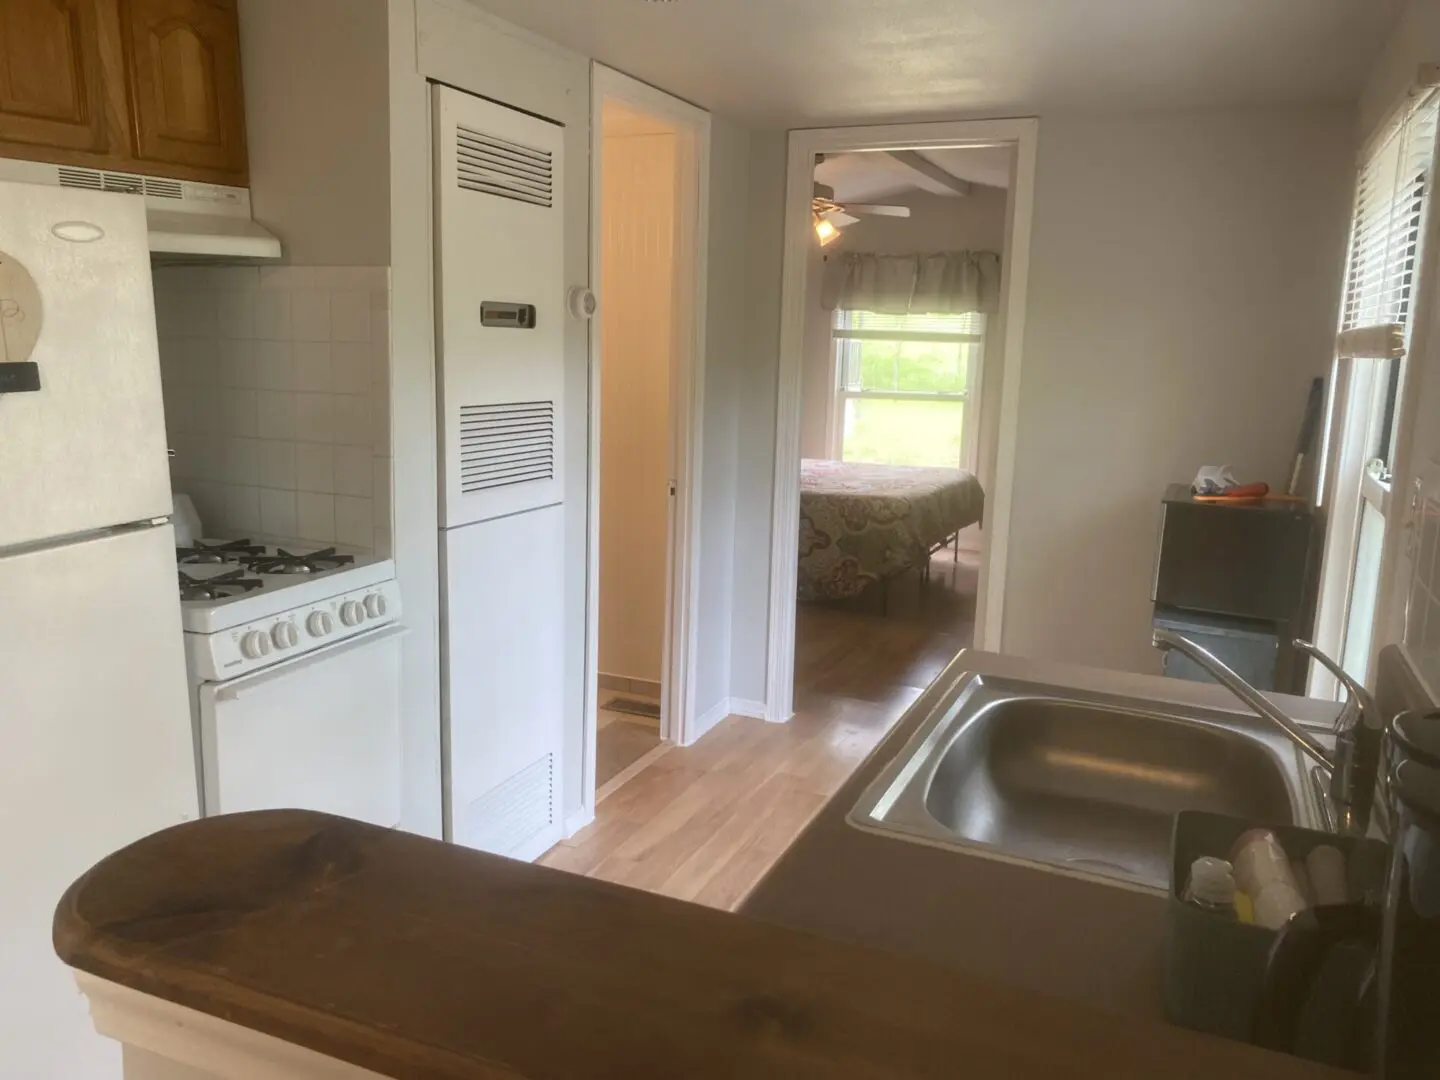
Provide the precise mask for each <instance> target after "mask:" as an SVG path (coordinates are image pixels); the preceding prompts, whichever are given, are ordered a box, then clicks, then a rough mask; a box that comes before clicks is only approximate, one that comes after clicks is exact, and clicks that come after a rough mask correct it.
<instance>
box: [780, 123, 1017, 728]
mask: <svg viewBox="0 0 1440 1080" xmlns="http://www.w3.org/2000/svg"><path fill="white" fill-rule="evenodd" d="M817 157H818V160H817V164H816V168H815V203H814V207H813V209H814V223H815V230H816V231H815V239H814V244H813V246H812V248H811V251H810V255H809V261H810V265H809V266H808V268H807V270H808V272H807V275H806V278H807V295H806V307H805V328H804V349H803V360H802V372H801V407H800V454H801V491H800V550H799V573H798V587H797V590H796V594H797V597H798V610H797V613H796V668H797V675H799V676H800V677H798V678H797V680H796V695H797V701H796V704H797V707H801V708H803V707H804V705H805V698H806V696H807V694H810V695H813V694H815V693H817V692H819V693H831V692H836V691H845V692H856V691H857V690H858V691H859V692H860V693H862V694H864V693H865V692H866V691H865V688H864V687H863V686H858V687H857V686H853V685H844V684H845V682H846V681H847V680H854V679H860V680H865V679H867V678H868V679H872V680H874V681H875V683H876V686H875V687H874V688H872V689H871V690H870V691H869V693H871V694H873V693H876V692H878V691H879V687H880V684H881V683H882V682H883V683H884V684H886V685H887V686H890V687H894V686H895V685H897V684H899V685H906V686H909V685H914V686H918V687H923V686H924V685H926V683H927V682H928V681H929V679H930V678H932V677H933V676H934V675H936V674H938V672H939V669H940V666H941V665H943V663H944V662H945V660H947V659H948V658H949V657H950V656H953V655H954V653H955V652H956V651H957V650H958V649H959V648H964V647H965V646H968V645H970V644H971V643H972V642H973V637H974V619H975V606H976V591H977V586H978V572H979V568H980V565H981V560H982V558H983V554H984V543H985V533H984V528H983V516H984V503H985V494H984V490H983V486H982V482H981V479H980V478H981V477H982V476H985V475H986V473H987V472H988V470H989V468H990V462H989V458H990V456H991V455H990V454H989V452H988V445H987V444H988V441H989V440H986V439H983V438H982V432H985V431H987V428H986V425H985V423H984V420H983V417H984V416H985V414H986V409H985V406H986V404H987V400H986V386H987V383H986V380H985V358H986V356H987V353H988V354H990V355H993V356H996V357H998V356H999V355H1000V349H999V341H1000V336H1001V332H1002V331H1001V327H1000V322H999V319H998V316H997V313H996V308H997V306H998V296H999V287H1000V269H1001V266H1002V264H1003V251H1004V247H1005V238H1006V220H1007V204H1008V201H1009V187H1010V176H1011V168H1012V166H1011V158H1012V153H1011V148H1010V147H1008V146H979V147H977V146H967V147H956V148H952V149H939V150H937V149H930V150H926V151H924V152H921V151H912V150H897V151H883V150H876V151H858V152H845V153H837V154H828V155H827V154H822V155H818V156H817ZM990 385H991V387H992V388H996V389H998V379H992V380H991V381H990ZM991 396H993V394H992V395H991ZM989 404H990V405H991V409H990V412H992V413H993V411H994V403H993V402H989ZM876 637H879V638H882V639H885V640H886V641H888V642H889V643H890V644H889V647H888V648H887V650H886V652H887V654H888V655H889V656H890V657H891V660H892V665H893V670H889V671H887V672H886V673H885V674H884V675H883V676H880V675H878V673H874V672H867V669H866V666H865V665H857V664H855V663H851V662H849V661H851V660H858V659H859V654H860V653H861V652H862V651H863V652H864V653H865V654H869V653H871V652H873V649H874V640H875V638H876ZM819 657H824V658H825V663H826V668H827V672H828V673H827V674H824V675H822V676H820V677H819V678H815V679H810V680H807V679H806V678H805V677H804V672H805V671H806V670H807V668H808V666H809V664H810V663H812V661H813V660H814V659H815V658H819Z"/></svg>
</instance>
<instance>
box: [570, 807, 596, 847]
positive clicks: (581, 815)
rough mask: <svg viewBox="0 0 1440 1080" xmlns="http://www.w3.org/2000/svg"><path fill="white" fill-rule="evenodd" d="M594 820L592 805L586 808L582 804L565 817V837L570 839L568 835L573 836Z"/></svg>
mask: <svg viewBox="0 0 1440 1080" xmlns="http://www.w3.org/2000/svg"><path fill="white" fill-rule="evenodd" d="M594 821H595V809H594V807H590V808H586V807H584V806H582V807H581V808H580V809H579V810H576V811H575V812H574V813H573V814H571V815H570V816H569V817H567V818H566V819H565V839H567V840H568V839H570V837H572V836H574V835H575V834H576V833H577V832H579V831H580V830H581V829H583V828H585V826H586V825H589V824H592V823H593V822H594Z"/></svg>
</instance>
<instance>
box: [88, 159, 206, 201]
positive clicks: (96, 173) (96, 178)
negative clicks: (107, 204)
mask: <svg viewBox="0 0 1440 1080" xmlns="http://www.w3.org/2000/svg"><path fill="white" fill-rule="evenodd" d="M60 186H61V187H68V188H85V189H86V190H89V191H119V192H124V193H125V194H127V195H152V196H155V197H157V198H161V199H183V198H184V197H185V189H184V187H183V186H182V184H181V183H180V181H178V180H162V179H159V178H157V177H154V176H140V175H138V174H136V173H122V172H110V171H109V170H102V169H85V168H80V167H77V166H74V165H62V166H60Z"/></svg>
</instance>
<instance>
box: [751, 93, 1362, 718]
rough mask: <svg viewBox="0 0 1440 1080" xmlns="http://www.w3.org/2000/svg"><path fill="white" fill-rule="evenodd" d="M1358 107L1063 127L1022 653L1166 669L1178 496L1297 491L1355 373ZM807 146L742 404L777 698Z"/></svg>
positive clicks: (1019, 639)
mask: <svg viewBox="0 0 1440 1080" xmlns="http://www.w3.org/2000/svg"><path fill="white" fill-rule="evenodd" d="M1354 121H1355V117H1354V110H1353V109H1351V108H1349V107H1324V108H1292V109H1277V110H1244V111H1222V112H1188V113H1183V114H1176V113H1151V114H1136V115H1115V116H1107V117H1066V116H1051V117H1044V118H1042V119H1041V123H1040V136H1039V148H1040V149H1039V161H1038V173H1037V179H1036V192H1035V219H1034V235H1033V244H1032V250H1031V257H1030V296H1029V302H1028V307H1027V323H1026V329H1025V356H1024V364H1023V378H1022V383H1021V389H1020V394H1021V397H1020V421H1019V423H1020V431H1019V436H1018V445H1017V448H1016V473H1015V493H1014V494H1015V500H1014V507H1015V509H1014V518H1013V521H1012V526H1011V534H1010V569H1009V580H1008V582H1007V587H1006V605H1005V633H1004V649H1005V651H1006V652H1011V653H1018V654H1024V655H1032V656H1039V657H1046V658H1053V659H1062V660H1069V661H1074V662H1079V663H1087V664H1095V665H1100V666H1103V667H1112V668H1119V669H1122V670H1132V671H1151V670H1158V661H1157V659H1156V657H1155V656H1154V655H1153V650H1152V649H1151V648H1150V647H1149V638H1148V625H1149V615H1150V601H1149V585H1150V574H1151V569H1152V566H1153V560H1154V555H1155V545H1156V537H1157V533H1156V530H1157V526H1158V518H1157V515H1158V506H1159V499H1160V495H1161V492H1162V490H1163V488H1164V485H1165V484H1166V483H1167V482H1169V481H1173V480H1188V479H1190V478H1191V477H1192V476H1193V475H1194V473H1195V470H1196V469H1197V468H1198V467H1199V466H1200V465H1204V464H1230V465H1233V466H1234V467H1235V468H1236V469H1237V470H1238V471H1239V473H1240V474H1241V475H1242V476H1243V477H1245V478H1253V479H1264V480H1269V481H1271V482H1272V483H1283V482H1284V480H1285V478H1286V477H1287V475H1288V464H1287V463H1288V460H1289V457H1290V455H1291V453H1292V452H1293V450H1294V444H1295V439H1296V437H1297V435H1298V433H1299V425H1300V418H1301V413H1302V411H1303V408H1304V403H1305V399H1306V393H1307V390H1308V387H1309V380H1310V379H1311V377H1313V376H1315V375H1323V374H1326V373H1327V371H1328V369H1329V365H1330V359H1331V356H1332V355H1333V335H1334V328H1335V315H1336V305H1337V302H1338V299H1339V288H1340V277H1341V273H1342V266H1343V254H1344V237H1345V231H1346V221H1347V216H1348V214H1347V207H1348V203H1349V197H1350V189H1351V180H1352V168H1353V155H1354V142H1355V140H1354ZM783 143H784V140H783V138H782V137H781V136H779V135H770V134H766V135H763V136H761V135H757V136H756V137H755V139H754V147H755V153H754V155H753V158H752V164H751V194H750V198H751V216H752V229H751V236H752V240H751V243H752V251H751V274H752V281H751V294H750V299H751V305H752V311H751V340H752V346H751V353H750V356H749V358H748V359H749V363H748V364H747V366H746V368H745V381H744V384H743V386H742V387H741V389H740V391H739V395H740V400H739V415H740V424H741V433H740V443H739V448H738V449H739V459H738V478H737V486H738V489H739V494H738V505H737V516H736V541H735V544H736V555H735V625H734V636H733V647H732V666H733V672H734V686H735V690H734V693H735V694H736V695H737V696H740V697H749V696H751V695H752V694H756V693H758V692H760V691H762V690H763V686H764V669H765V651H766V642H765V634H766V611H765V594H766V592H767V591H768V580H769V562H768V550H767V547H766V545H767V544H768V536H769V531H768V530H769V522H770V506H771V504H770V499H771V492H772V485H773V477H772V473H773V448H774V427H773V417H774V410H775V394H776V371H777V364H778V349H779V344H778V343H779V312H778V308H776V307H775V302H776V301H778V279H779V264H780V260H781V253H780V225H779V221H780V217H781V211H782V204H783V173H784V160H783V154H784V151H783Z"/></svg>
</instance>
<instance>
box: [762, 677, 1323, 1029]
mask: <svg viewBox="0 0 1440 1080" xmlns="http://www.w3.org/2000/svg"><path fill="white" fill-rule="evenodd" d="M975 673H978V674H982V675H995V676H1005V677H1010V678H1017V679H1027V680H1036V681H1039V682H1045V683H1051V684H1056V685H1062V686H1072V687H1075V688H1077V689H1082V690H1092V691H1097V692H1101V693H1114V694H1125V695H1130V696H1135V697H1140V698H1146V699H1150V700H1154V701H1156V702H1160V703H1166V702H1173V703H1177V704H1191V705H1201V706H1208V707H1211V708H1219V709H1226V710H1231V711H1236V712H1241V711H1243V706H1241V705H1240V704H1239V703H1238V702H1237V701H1236V700H1235V699H1234V697H1232V696H1231V695H1230V693H1229V692H1228V691H1226V690H1225V689H1224V688H1223V687H1220V686H1217V685H1211V684H1201V683H1191V682H1183V681H1180V680H1176V679H1166V678H1161V677H1159V676H1150V675H1132V674H1126V673H1121V672H1111V671H1101V670H1099V669H1094V668H1084V667H1075V666H1071V665H1066V664H1056V663H1051V662H1046V661H1039V660H1028V659H1024V658H1020V657H1013V656H1001V655H997V654H994V653H982V652H971V651H967V652H962V653H960V655H959V656H957V657H956V658H955V660H954V661H952V662H951V664H950V665H949V666H948V667H947V668H946V670H945V672H944V673H943V674H942V675H941V676H940V678H939V679H937V680H936V682H935V684H934V685H933V686H932V687H931V688H930V689H929V690H927V691H926V692H925V694H924V696H922V697H921V698H920V699H919V700H918V701H917V702H916V703H915V705H914V706H912V707H911V709H910V710H909V711H908V712H907V713H906V715H905V716H904V717H903V718H902V719H901V721H900V722H899V723H898V724H897V725H896V726H895V729H894V730H893V731H892V732H891V733H890V734H889V735H888V736H887V737H886V739H885V740H884V741H883V742H882V743H881V744H880V745H879V746H877V747H876V748H875V750H874V752H873V753H872V754H871V755H870V757H869V758H868V759H866V761H865V762H864V764H862V765H861V767H860V768H859V769H858V770H857V771H856V772H855V774H854V775H853V776H852V777H851V778H850V780H849V781H848V782H847V783H846V785H845V786H844V787H843V788H841V789H840V792H839V793H838V794H837V795H836V796H835V797H834V798H833V799H831V800H830V802H829V803H827V804H826V806H825V807H824V809H822V810H821V811H820V813H819V814H818V815H817V816H816V818H815V820H814V821H812V822H811V823H810V825H809V827H808V828H807V829H806V830H805V832H804V833H802V834H801V836H800V838H799V839H798V840H797V841H796V842H795V844H794V845H793V846H792V847H791V848H790V850H789V851H788V852H786V853H785V855H784V856H783V857H782V858H781V860H780V861H779V862H778V863H777V864H776V865H775V866H774V867H773V868H772V869H771V870H770V872H769V873H768V874H767V875H766V876H765V878H764V879H763V880H762V881H761V882H760V884H759V885H757V886H756V887H755V889H754V890H753V891H752V892H751V894H750V896H749V897H748V898H747V899H746V900H745V902H744V903H743V904H742V905H741V908H740V910H741V911H742V912H743V913H744V914H746V915H749V916H752V917H754V918H758V919H764V920H766V921H767V922H773V923H778V924H781V925H784V926H790V927H794V928H797V929H803V930H806V931H809V932H810V933H814V934H822V935H824V936H826V937H830V938H833V939H835V940H837V941H844V942H849V943H853V944H857V945H866V946H871V947H875V948H880V949H885V950H887V951H890V952H894V953H898V954H900V955H905V956H911V957H915V958H918V959H922V960H925V961H927V962H929V963H935V964H943V965H945V966H947V967H951V968H954V969H956V970H959V971H963V972H966V973H968V974H972V975H976V976H980V977H982V978H984V979H988V980H994V981H995V982H997V983H1006V984H1010V985H1013V986H1018V987H1024V988H1027V989H1031V990H1036V991H1040V992H1043V993H1048V994H1057V995H1060V996H1062V997H1065V998H1068V999H1070V1000H1073V1001H1076V1002H1084V1003H1086V1004H1088V1005H1092V1006H1099V1007H1101V1008H1104V1009H1108V1010H1110V1011H1113V1012H1118V1013H1122V1014H1124V1015H1126V1016H1131V1017H1138V1018H1143V1019H1146V1020H1159V1019H1161V1018H1162V1015H1163V1014H1162V1007H1161V1000H1160V993H1161V980H1162V971H1161V949H1162V944H1163V939H1164V932H1165V909H1166V899H1165V897H1164V896H1163V895H1158V894H1154V893H1147V892H1140V891H1135V890H1131V889H1125V888H1117V887H1115V886H1113V885H1107V884H1102V883H1100V882H1096V881H1093V880H1087V879H1084V878H1080V877H1075V876H1069V875H1064V874H1061V873H1058V872H1054V871H1050V870H1045V869H1041V868H1039V867H1035V866H1031V865H1022V864H1017V863H1014V862H1002V861H997V860H995V859H991V858H986V857H984V856H981V855H969V854H966V853H960V852H956V851H953V850H942V849H939V848H934V847H927V846H925V845H922V844H916V843H909V842H906V841H904V840H899V839H895V838H891V837H885V836H879V835H876V834H873V833H869V832H862V831H861V830H859V829H857V828H855V827H854V826H852V825H850V824H849V823H848V822H847V821H846V820H845V819H846V815H847V814H849V812H850V810H851V809H852V808H853V807H854V805H855V804H856V802H858V801H859V799H860V796H861V794H862V793H863V792H864V790H865V788H866V787H867V786H868V785H869V784H870V782H871V781H872V780H873V779H874V778H875V777H876V775H877V774H879V773H880V771H881V770H882V769H884V767H885V766H886V765H887V764H888V763H889V762H890V761H891V760H892V759H893V758H894V756H895V755H896V754H897V753H899V751H900V750H901V749H902V748H903V747H904V745H905V743H906V741H907V740H908V739H909V738H910V736H911V735H912V734H914V732H915V729H916V728H918V727H919V726H920V725H921V724H922V723H923V722H924V720H925V717H926V715H927V714H928V713H929V712H930V710H931V709H932V708H933V707H934V706H935V704H936V703H937V702H939V701H940V700H941V699H942V698H943V697H944V696H945V695H946V694H947V693H948V692H949V691H950V690H951V688H952V687H954V686H955V685H956V683H957V682H958V681H960V680H962V679H963V678H965V677H966V676H967V675H970V674H975ZM1269 696H1270V697H1272V698H1273V699H1274V700H1275V701H1276V702H1277V703H1279V704H1280V706H1281V708H1283V709H1284V710H1285V711H1286V712H1287V713H1288V714H1289V715H1290V716H1293V717H1295V718H1296V719H1298V720H1301V721H1302V722H1305V723H1310V724H1316V725H1325V726H1327V727H1328V726H1329V725H1331V724H1332V723H1333V722H1334V720H1335V717H1336V715H1337V714H1338V711H1339V706H1337V705H1335V704H1332V703H1326V702H1319V701H1312V700H1307V699H1304V698H1295V697H1289V696H1286V695H1283V694H1272V695H1269Z"/></svg>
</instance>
